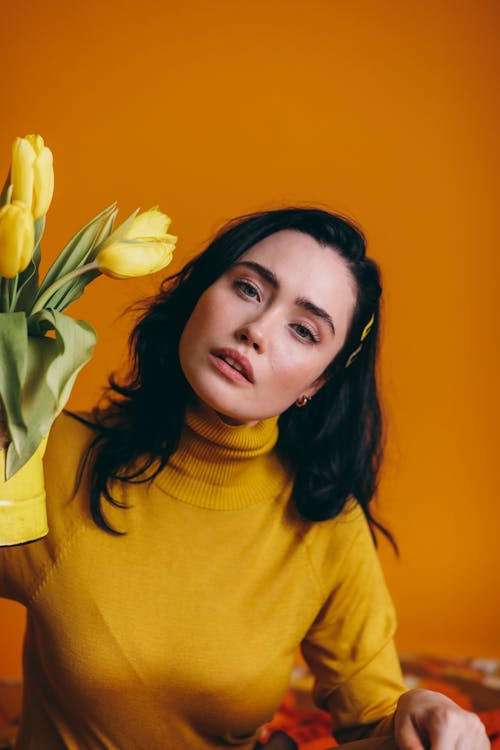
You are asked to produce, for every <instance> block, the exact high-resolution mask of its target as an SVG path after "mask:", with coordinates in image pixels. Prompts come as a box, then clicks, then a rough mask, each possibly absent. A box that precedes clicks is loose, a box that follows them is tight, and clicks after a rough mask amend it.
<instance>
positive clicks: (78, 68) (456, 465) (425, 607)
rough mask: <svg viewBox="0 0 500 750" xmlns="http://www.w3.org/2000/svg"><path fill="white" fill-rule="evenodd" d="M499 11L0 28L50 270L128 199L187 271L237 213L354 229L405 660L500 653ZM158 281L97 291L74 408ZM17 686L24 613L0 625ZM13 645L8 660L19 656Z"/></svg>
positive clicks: (205, 8) (214, 11)
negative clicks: (372, 279)
mask: <svg viewBox="0 0 500 750" xmlns="http://www.w3.org/2000/svg"><path fill="white" fill-rule="evenodd" d="M499 15H500V6H499V5H498V3H496V2H495V1H494V0H491V1H489V0H475V2H474V3H472V2H470V1H466V0H432V2H431V0H428V1H427V0H424V1H423V2H422V0H403V1H398V2H396V0H353V1H352V2H340V0H308V2H306V3H305V2H298V0H265V1H264V0H253V2H248V1H247V2H235V1H234V0H213V1H212V2H208V1H207V0H187V1H186V2H183V3H181V2H169V1H168V0H162V1H161V2H160V1H159V0H143V1H142V2H141V3H138V2H137V3H136V2H130V0H128V1H127V0H125V1H124V0H120V1H118V0H108V2H106V3H103V2H101V1H99V2H98V1H97V0H86V1H85V2H82V1H81V0H75V2H73V3H67V2H62V1H60V2H56V1H53V2H47V0H45V2H43V0H37V2H35V1H34V0H20V1H19V2H17V3H13V2H12V3H9V4H7V5H6V6H5V8H4V9H3V13H2V24H1V28H0V58H1V60H0V61H1V70H2V74H3V75H2V110H3V111H2V116H1V129H0V131H1V132H0V168H1V169H2V170H3V171H6V170H7V167H8V161H9V149H10V144H11V141H12V139H13V138H14V136H16V135H24V134H26V133H28V132H40V133H42V134H43V136H44V137H45V139H46V142H47V143H48V145H50V147H51V148H52V150H53V151H54V154H55V168H56V194H55V199H54V203H53V206H52V208H51V210H50V213H49V217H48V229H47V233H46V241H45V244H44V254H45V258H46V260H47V259H48V258H49V257H51V256H52V255H53V254H54V252H55V251H57V250H58V249H60V248H61V246H62V243H63V241H64V240H66V239H67V237H68V236H69V235H70V234H71V233H72V232H73V231H75V230H76V229H77V228H78V227H79V226H80V225H81V224H83V222H84V221H85V220H86V219H88V218H90V217H91V216H92V215H94V213H96V212H97V211H98V210H99V209H100V208H102V207H103V206H105V205H107V204H108V203H110V202H111V201H113V200H115V199H116V200H118V201H119V203H120V206H121V207H122V212H121V215H122V217H124V216H125V215H127V213H128V212H129V211H131V210H132V209H134V208H135V207H136V206H142V207H143V208H147V207H149V206H151V205H153V204H155V203H158V202H159V203H160V205H161V207H162V208H164V209H165V210H167V211H168V212H169V213H170V214H171V215H172V216H173V217H174V223H173V226H172V231H176V232H177V233H178V234H179V235H180V243H179V250H178V254H177V261H176V262H177V264H179V263H180V262H181V261H182V260H183V259H184V258H186V257H187V256H188V255H190V254H192V253H193V252H195V251H196V250H198V249H200V248H201V246H202V245H203V243H204V242H205V240H206V238H207V237H208V236H209V235H210V234H211V232H212V231H213V230H214V229H215V228H216V227H218V226H219V225H220V223H221V222H223V221H224V220H225V219H227V218H228V217H231V216H233V215H236V214H239V213H243V212H247V211H250V210H255V209H260V208H265V207H273V206H278V205H282V204H289V203H293V202H299V201H300V202H306V201H307V202H314V203H318V204H321V205H326V206H329V207H331V208H333V209H337V210H340V211H342V212H346V213H347V214H349V215H350V216H352V217H354V218H356V219H357V220H359V221H360V222H361V223H362V225H363V226H364V228H365V230H366V232H367V234H368V237H369V241H370V246H371V252H372V254H373V255H374V256H375V257H376V258H377V259H378V260H379V261H380V262H381V264H382V267H383V269H384V271H385V290H386V294H385V308H386V323H385V344H384V351H383V356H384V360H383V381H384V393H385V400H386V404H387V411H388V417H389V421H390V422H389V423H390V433H389V434H390V442H389V447H388V454H387V462H386V471H385V476H384V481H383V484H382V492H381V500H380V507H381V512H382V515H383V517H384V518H385V520H386V521H388V522H389V523H390V525H391V526H392V528H393V530H394V531H395V533H396V535H397V537H398V540H399V543H400V546H401V549H402V558H401V561H399V562H397V561H395V559H394V557H393V556H392V555H391V553H390V552H389V550H388V549H387V547H386V546H385V545H384V546H383V548H382V557H383V562H384V565H385V568H386V571H387V577H388V580H389V583H390V586H391V589H392V592H393V595H394V598H395V601H396V605H397V608H398V610H399V618H400V631H399V637H398V643H399V646H400V647H401V648H402V649H406V650H408V649H419V650H427V651H429V652H441V653H445V654H450V655H453V654H464V655H483V656H497V657H498V656H500V606H499V604H500V602H499V598H500V596H499V593H498V592H499V588H498V568H499V565H498V543H499V538H500V534H499V531H500V528H499V527H500V523H499V512H498V490H497V483H496V481H495V480H496V465H495V464H496V460H497V456H496V453H497V451H496V442H497V441H496V437H497V421H498V416H499V414H498V382H499V374H500V373H499V354H498V343H497V338H498V323H497V318H498V313H497V306H496V305H497V294H498V292H497V287H498V281H497V280H498V272H499V265H500V263H499V260H498V244H499V243H498V239H499V237H498V234H499V232H498V184H497V183H498V181H497V175H498V170H499V163H498V157H499V148H498V126H499V122H498V110H499V104H498V95H497V91H498V85H499V75H498V73H499V55H498V52H497V48H498V39H497V32H496V30H497V28H498V22H499V20H500V19H499ZM151 288H152V287H151V282H150V281H140V282H112V281H110V280H105V279H101V280H99V281H98V282H96V283H95V284H94V285H93V287H91V288H90V289H89V290H88V291H87V293H86V297H85V298H84V299H83V300H82V301H81V302H79V303H77V305H75V306H74V307H73V308H72V313H73V314H74V315H79V316H82V317H86V318H88V319H89V320H90V321H91V322H92V323H93V324H94V325H95V326H96V327H97V329H98V332H99V336H100V343H99V346H98V349H97V354H96V357H95V359H94V360H93V362H92V363H91V364H90V365H88V366H87V368H86V371H85V372H84V374H83V375H82V376H80V379H79V381H78V383H77V386H76V388H75V391H74V394H73V397H72V401H71V405H72V406H74V407H84V406H88V405H90V404H91V403H92V401H93V400H94V399H95V398H96V396H97V394H98V393H99V388H100V386H101V385H102V384H103V382H104V378H105V374H106V373H107V372H108V371H109V370H110V369H112V368H114V367H115V366H116V365H117V364H118V363H119V362H120V360H121V358H122V356H123V352H124V347H123V343H124V338H125V336H126V331H127V330H128V323H127V321H125V320H118V321H117V320H116V317H117V316H118V314H119V313H120V311H121V310H122V309H123V308H124V306H125V305H126V304H127V303H128V302H129V301H131V300H133V299H135V298H136V297H138V296H141V295H142V294H144V293H145V292H146V293H147V292H149V291H150V290H151ZM0 622H1V623H2V625H1V628H2V633H3V634H5V637H6V640H7V641H8V645H6V644H5V643H1V644H0V649H1V652H0V676H16V675H19V674H20V666H19V650H20V639H21V636H20V631H21V628H22V613H21V610H20V608H19V607H18V606H17V605H13V604H11V603H5V604H2V605H1V608H0ZM12 641H14V646H12Z"/></svg>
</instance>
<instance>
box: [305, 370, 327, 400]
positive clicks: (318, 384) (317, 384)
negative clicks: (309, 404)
mask: <svg viewBox="0 0 500 750" xmlns="http://www.w3.org/2000/svg"><path fill="white" fill-rule="evenodd" d="M327 380H328V378H327V377H325V375H320V376H319V378H316V380H315V381H314V383H312V384H311V385H310V386H309V388H308V389H307V390H306V391H304V393H303V395H304V396H305V397H306V398H312V397H313V396H315V395H316V394H317V392H318V391H319V389H320V388H322V387H323V386H324V385H325V383H326V381H327Z"/></svg>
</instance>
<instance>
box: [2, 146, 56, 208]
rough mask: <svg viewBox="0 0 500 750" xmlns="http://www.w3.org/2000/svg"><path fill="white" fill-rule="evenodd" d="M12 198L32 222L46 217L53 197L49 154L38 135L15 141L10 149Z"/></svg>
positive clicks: (52, 168)
mask: <svg viewBox="0 0 500 750" xmlns="http://www.w3.org/2000/svg"><path fill="white" fill-rule="evenodd" d="M11 182H12V185H13V192H12V197H13V199H14V200H19V201H23V203H25V204H26V205H27V206H28V208H29V209H30V210H31V212H32V214H33V218H34V219H40V218H41V217H42V216H45V214H46V213H47V211H48V210H49V206H50V203H51V201H52V196H53V194H54V167H53V159H52V152H51V150H50V149H49V148H47V146H45V145H44V142H43V138H42V136H41V135H34V134H33V135H27V136H26V137H25V138H16V140H15V141H14V145H13V147H12V168H11Z"/></svg>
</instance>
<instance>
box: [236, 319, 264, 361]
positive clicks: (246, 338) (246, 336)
mask: <svg viewBox="0 0 500 750" xmlns="http://www.w3.org/2000/svg"><path fill="white" fill-rule="evenodd" d="M236 338H237V339H238V341H243V342H245V343H246V344H248V346H251V347H252V349H255V351H256V352H259V353H261V354H262V352H264V350H265V344H264V336H263V333H262V330H261V328H260V327H259V325H258V324H257V323H256V322H254V323H249V324H247V325H244V326H241V328H238V330H237V331H236Z"/></svg>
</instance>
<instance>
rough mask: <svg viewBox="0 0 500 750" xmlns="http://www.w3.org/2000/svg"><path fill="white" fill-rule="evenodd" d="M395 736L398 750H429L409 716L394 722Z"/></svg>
mask: <svg viewBox="0 0 500 750" xmlns="http://www.w3.org/2000/svg"><path fill="white" fill-rule="evenodd" d="M395 736H396V743H397V745H398V747H399V748H400V750H429V748H430V747H431V745H430V743H429V741H428V739H427V738H426V737H422V736H421V735H420V732H419V731H418V730H417V728H416V727H415V725H414V724H413V722H412V720H411V718H410V717H409V716H408V717H405V718H404V719H402V720H400V721H398V722H396V726H395ZM432 750H434V747H433V748H432ZM450 750H451V748H450Z"/></svg>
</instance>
